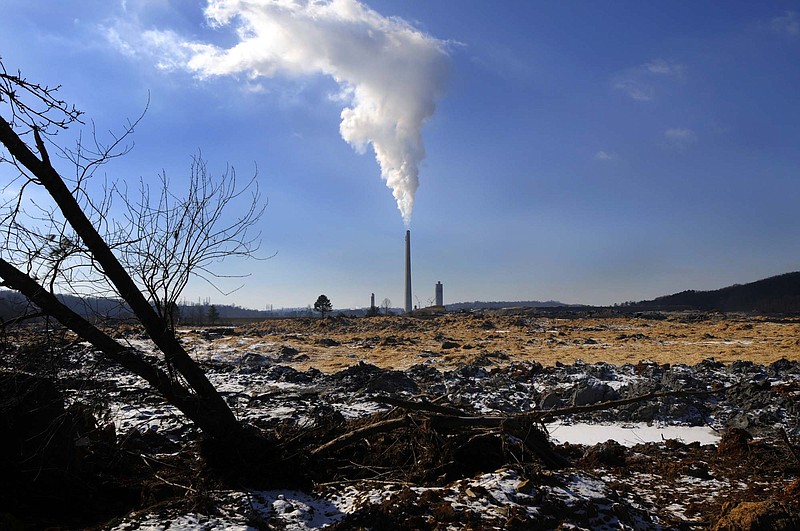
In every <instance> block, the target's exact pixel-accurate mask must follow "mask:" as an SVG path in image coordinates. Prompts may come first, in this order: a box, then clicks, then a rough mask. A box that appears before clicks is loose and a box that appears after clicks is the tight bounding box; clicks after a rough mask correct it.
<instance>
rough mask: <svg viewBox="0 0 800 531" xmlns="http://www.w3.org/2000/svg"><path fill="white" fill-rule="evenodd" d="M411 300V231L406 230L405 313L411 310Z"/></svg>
mask: <svg viewBox="0 0 800 531" xmlns="http://www.w3.org/2000/svg"><path fill="white" fill-rule="evenodd" d="M413 309H414V308H413V306H412V302H411V231H410V230H407V231H406V307H405V310H406V313H409V312H411V310H413Z"/></svg>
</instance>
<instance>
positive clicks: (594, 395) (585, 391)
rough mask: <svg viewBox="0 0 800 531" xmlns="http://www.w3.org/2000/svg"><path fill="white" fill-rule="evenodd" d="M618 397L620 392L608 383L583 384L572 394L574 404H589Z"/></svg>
mask: <svg viewBox="0 0 800 531" xmlns="http://www.w3.org/2000/svg"><path fill="white" fill-rule="evenodd" d="M617 398H619V393H617V392H616V391H615V390H614V389H612V388H611V387H609V386H608V385H607V384H604V383H601V384H588V385H582V386H581V387H578V388H577V389H576V390H575V394H574V395H573V396H572V405H573V406H587V405H589V404H596V403H597V402H605V401H607V400H616V399H617Z"/></svg>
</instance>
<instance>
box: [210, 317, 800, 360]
mask: <svg viewBox="0 0 800 531" xmlns="http://www.w3.org/2000/svg"><path fill="white" fill-rule="evenodd" d="M242 337H248V338H249V339H242ZM227 341H228V344H229V346H231V347H236V348H242V347H243V346H247V345H246V343H247V342H248V341H249V342H261V343H263V342H273V343H275V344H278V345H284V346H288V347H290V348H294V349H296V350H298V351H300V352H302V353H304V354H306V355H307V356H308V359H306V360H305V361H302V362H298V363H294V364H293V367H295V368H296V369H299V370H305V369H308V368H311V367H314V368H316V369H319V370H321V371H323V372H334V371H338V370H341V369H342V368H345V367H348V366H351V365H354V364H356V363H358V362H359V361H363V362H365V363H371V364H374V365H377V366H378V367H381V368H385V369H397V370H403V369H407V368H408V367H410V366H412V365H415V364H418V363H422V362H424V361H426V360H428V363H431V364H433V365H434V366H435V367H437V368H439V369H452V368H457V367H459V366H462V365H464V364H468V363H474V362H476V361H480V359H481V358H482V357H483V358H486V357H489V358H492V361H493V364H496V365H503V364H504V363H509V362H515V361H536V362H539V363H541V364H542V365H545V366H552V365H555V364H557V363H563V364H571V363H574V362H575V361H576V360H582V361H584V362H586V363H594V362H606V363H609V364H612V365H623V364H626V363H634V364H635V363H637V362H639V361H643V360H649V361H653V362H656V363H659V364H664V363H684V364H687V365H694V364H696V363H699V362H701V361H702V360H704V359H709V358H713V359H714V360H715V361H718V362H721V363H726V364H727V363H732V362H734V361H737V360H747V361H752V362H754V363H758V364H764V365H768V364H770V363H772V362H774V361H776V360H779V359H781V358H786V359H788V360H798V359H800V320H798V319H789V318H783V319H782V318H765V317H749V316H745V315H738V314H734V315H722V314H699V313H692V312H686V313H671V314H652V313H651V314H643V315H639V316H637V315H633V316H621V315H616V316H608V317H596V316H592V315H591V314H590V315H580V314H569V313H567V312H564V313H563V314H560V315H557V316H555V315H538V314H537V313H535V312H524V311H520V312H519V313H518V314H517V315H513V314H512V315H504V314H503V312H489V313H482V314H476V315H474V314H447V315H442V316H420V317H375V318H367V319H347V318H331V319H325V320H320V319H291V320H290V319H281V320H269V321H264V322H263V323H258V324H253V325H249V326H247V327H244V330H243V333H242V335H241V336H238V337H234V338H231V339H228V340H227ZM223 345H224V341H223V342H220V343H219V346H220V347H222V346H223Z"/></svg>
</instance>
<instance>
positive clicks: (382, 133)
mask: <svg viewBox="0 0 800 531" xmlns="http://www.w3.org/2000/svg"><path fill="white" fill-rule="evenodd" d="M205 14H206V17H207V18H208V20H209V22H210V23H211V24H212V25H215V26H231V27H234V28H235V30H236V34H237V36H238V40H239V41H238V42H237V43H236V44H235V45H234V46H232V47H230V48H227V49H224V48H219V47H217V46H214V45H211V44H202V43H191V44H188V45H186V46H187V48H188V49H189V50H190V51H191V52H190V56H189V59H188V63H187V64H188V67H189V69H190V70H192V71H194V72H195V73H196V74H197V75H198V76H200V77H205V76H220V75H231V74H247V75H248V76H249V77H251V78H257V77H272V76H278V75H289V76H304V75H314V74H323V75H327V76H330V77H331V78H333V79H334V80H335V81H336V82H337V83H338V85H339V87H340V94H339V100H340V101H342V102H344V104H345V105H346V107H345V108H344V109H343V110H342V113H341V119H342V121H341V124H340V126H339V132H340V134H341V136H342V138H343V139H344V140H345V141H347V142H348V143H349V144H350V145H352V146H353V147H354V148H355V149H356V150H357V151H358V152H359V153H363V152H364V151H365V150H366V149H367V147H368V146H372V149H373V151H374V152H375V158H376V159H377V161H378V163H379V164H380V168H381V176H382V177H383V179H384V180H385V181H386V185H387V186H388V187H389V188H391V190H392V194H393V195H394V198H395V200H396V201H397V208H398V209H399V210H400V213H401V214H402V216H403V220H404V221H405V223H406V225H407V226H408V225H409V224H410V222H411V211H412V209H413V207H414V196H415V194H416V191H417V188H418V186H419V165H420V163H421V161H422V159H423V158H424V157H425V148H424V146H423V143H422V134H421V130H422V126H423V125H424V123H425V121H426V120H427V119H428V118H429V117H430V116H431V115H432V114H433V112H434V109H435V104H436V100H437V99H438V97H439V96H440V95H441V93H442V91H443V89H444V84H445V79H446V77H447V70H448V56H447V50H446V43H445V42H443V41H440V40H438V39H435V38H433V37H431V36H429V35H426V34H424V33H422V32H421V31H419V30H417V29H415V28H413V27H412V26H411V25H409V24H408V23H407V22H405V21H403V20H401V19H399V18H387V17H384V16H382V15H380V14H379V13H377V12H375V11H374V10H372V9H370V8H369V7H367V6H366V5H364V4H362V3H360V2H359V1H358V0H327V1H326V0H209V3H208V6H207V7H206V10H205Z"/></svg>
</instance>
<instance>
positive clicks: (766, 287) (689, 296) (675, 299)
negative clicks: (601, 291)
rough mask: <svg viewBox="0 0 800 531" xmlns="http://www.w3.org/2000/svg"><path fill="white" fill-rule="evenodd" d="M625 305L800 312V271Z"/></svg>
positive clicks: (675, 308)
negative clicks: (747, 282)
mask: <svg viewBox="0 0 800 531" xmlns="http://www.w3.org/2000/svg"><path fill="white" fill-rule="evenodd" d="M625 306H627V307H630V308H634V309H648V310H704V311H712V310H717V311H722V312H757V313H800V272H794V273H785V274H783V275H778V276H774V277H770V278H765V279H763V280H757V281H756V282H750V283H749V284H735V285H733V286H728V287H727V288H721V289H717V290H713V291H694V290H687V291H682V292H680V293H675V294H673V295H665V296H663V297H657V298H655V299H653V300H651V301H641V302H636V303H632V304H626V305H625Z"/></svg>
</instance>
